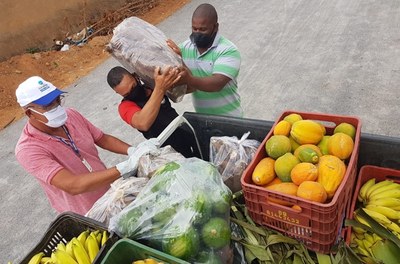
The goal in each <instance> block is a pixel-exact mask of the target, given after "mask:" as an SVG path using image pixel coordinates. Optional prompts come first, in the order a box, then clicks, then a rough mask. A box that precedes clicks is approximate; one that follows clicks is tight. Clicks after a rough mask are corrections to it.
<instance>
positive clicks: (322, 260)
mask: <svg viewBox="0 0 400 264" xmlns="http://www.w3.org/2000/svg"><path fill="white" fill-rule="evenodd" d="M316 255H317V259H318V264H332V261H331V257H330V256H329V255H326V254H322V253H319V252H316Z"/></svg>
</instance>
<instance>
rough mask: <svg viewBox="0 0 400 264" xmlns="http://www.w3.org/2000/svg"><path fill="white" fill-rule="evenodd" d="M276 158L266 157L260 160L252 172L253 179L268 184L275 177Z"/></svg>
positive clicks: (258, 182) (259, 183)
mask: <svg viewBox="0 0 400 264" xmlns="http://www.w3.org/2000/svg"><path fill="white" fill-rule="evenodd" d="M274 165H275V160H274V159H272V158H270V157H266V158H263V159H262V160H260V161H259V162H258V164H257V165H256V167H255V168H254V171H253V174H252V177H251V178H252V180H253V182H254V183H255V184H257V185H266V184H268V183H269V182H271V181H272V180H273V179H274V178H275V176H276V175H275V167H274Z"/></svg>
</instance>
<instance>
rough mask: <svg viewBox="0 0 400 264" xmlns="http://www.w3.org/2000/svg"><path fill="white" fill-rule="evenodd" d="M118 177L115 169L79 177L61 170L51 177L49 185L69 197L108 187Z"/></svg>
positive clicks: (118, 174)
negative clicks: (67, 194)
mask: <svg viewBox="0 0 400 264" xmlns="http://www.w3.org/2000/svg"><path fill="white" fill-rule="evenodd" d="M119 177H120V173H119V171H118V170H117V169H116V168H115V167H112V168H110V169H106V170H103V171H97V172H88V173H85V174H80V175H74V174H72V173H71V172H70V171H69V170H67V169H62V170H60V171H59V172H57V174H56V175H55V176H54V177H53V179H52V180H51V185H53V186H55V187H57V188H59V189H61V190H63V191H65V192H67V193H69V194H71V195H77V194H81V193H85V192H90V191H94V190H97V189H99V188H101V187H104V186H109V185H110V184H111V183H112V182H114V181H115V180H116V179H118V178H119Z"/></svg>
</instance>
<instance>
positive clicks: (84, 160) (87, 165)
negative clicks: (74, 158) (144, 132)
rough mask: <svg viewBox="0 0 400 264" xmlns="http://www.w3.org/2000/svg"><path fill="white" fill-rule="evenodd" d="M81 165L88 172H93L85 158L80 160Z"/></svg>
mask: <svg viewBox="0 0 400 264" xmlns="http://www.w3.org/2000/svg"><path fill="white" fill-rule="evenodd" d="M82 163H83V165H85V167H86V168H87V169H88V171H89V172H93V169H92V166H90V164H89V162H87V160H86V159H85V158H83V159H82Z"/></svg>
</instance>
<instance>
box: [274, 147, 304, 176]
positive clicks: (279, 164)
mask: <svg viewBox="0 0 400 264" xmlns="http://www.w3.org/2000/svg"><path fill="white" fill-rule="evenodd" d="M299 163H300V161H299V159H298V158H296V156H295V155H293V154H292V153H290V152H288V153H286V154H284V155H282V156H281V157H279V158H277V159H276V160H275V166H274V167H275V173H276V176H278V177H279V179H281V181H283V182H290V181H292V179H291V178H290V172H291V170H292V169H293V167H294V166H296V165H297V164H299Z"/></svg>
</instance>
